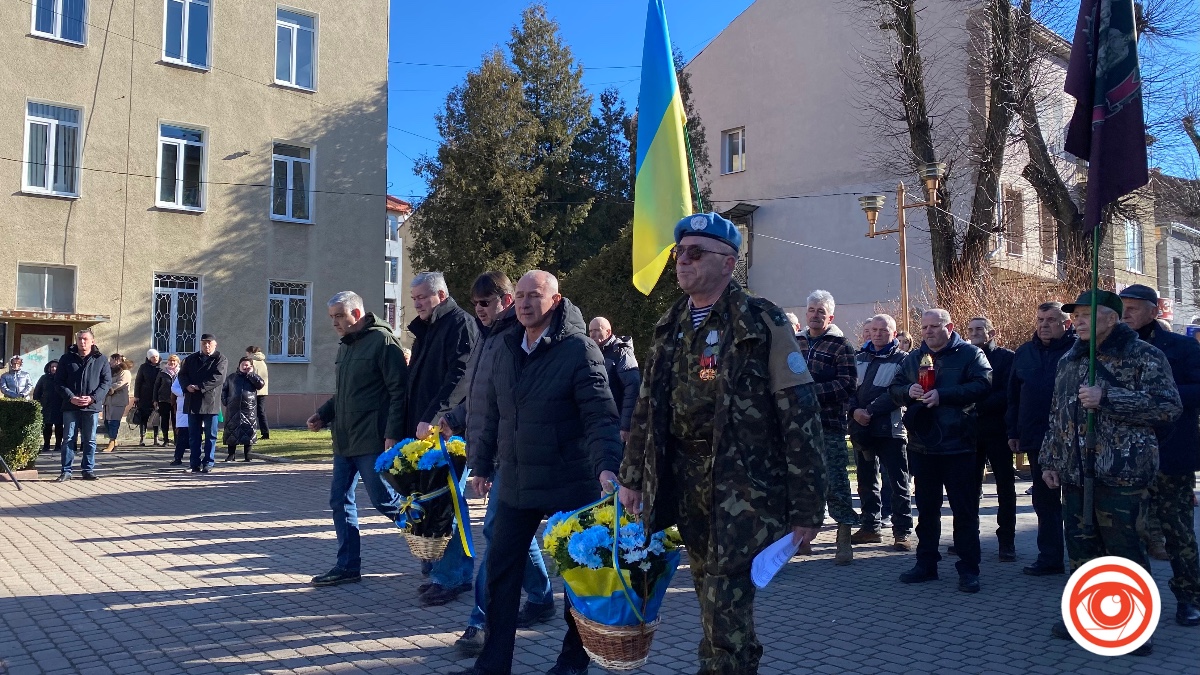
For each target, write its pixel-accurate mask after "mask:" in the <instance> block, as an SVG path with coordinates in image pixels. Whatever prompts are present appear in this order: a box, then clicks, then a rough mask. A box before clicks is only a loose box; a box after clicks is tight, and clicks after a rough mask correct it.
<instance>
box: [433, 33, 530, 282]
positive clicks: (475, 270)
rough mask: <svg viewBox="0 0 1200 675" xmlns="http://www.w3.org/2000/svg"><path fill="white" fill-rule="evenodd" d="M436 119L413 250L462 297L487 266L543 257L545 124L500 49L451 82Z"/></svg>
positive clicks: (518, 270) (511, 268)
mask: <svg viewBox="0 0 1200 675" xmlns="http://www.w3.org/2000/svg"><path fill="white" fill-rule="evenodd" d="M436 119H437V126H438V131H439V133H440V135H441V137H442V143H441V145H440V146H439V147H438V150H437V155H436V156H435V157H430V156H423V157H422V158H421V159H420V160H419V161H418V162H417V166H416V173H417V175H419V176H422V177H424V178H426V179H427V180H428V181H429V187H430V192H429V196H428V197H427V198H426V199H425V200H424V201H423V202H422V203H421V204H420V205H419V207H418V208H417V209H416V211H415V213H414V214H413V217H412V220H411V223H412V231H413V242H412V246H411V248H410V255H411V258H412V262H413V264H414V265H415V266H416V267H417V268H418V269H427V270H428V269H433V270H441V271H442V272H444V273H445V274H446V280H447V282H448V283H449V285H450V290H451V293H452V294H453V295H456V296H457V297H458V298H459V299H461V300H465V299H466V294H467V291H468V289H469V288H470V284H471V283H472V282H473V281H474V279H475V277H476V276H478V275H479V274H481V273H482V272H484V271H487V270H492V269H498V270H502V271H504V272H505V273H507V274H508V275H509V276H510V277H512V278H514V279H515V278H517V277H519V276H520V275H521V274H523V273H524V272H526V271H528V270H529V269H531V268H534V267H538V266H539V265H541V264H542V261H543V259H544V255H545V244H544V241H543V239H542V238H541V237H540V236H539V235H538V233H537V231H536V228H535V217H536V210H537V208H538V198H539V192H538V190H539V185H540V184H541V182H542V177H543V174H544V172H545V169H544V167H542V166H540V165H538V163H537V161H536V159H537V158H536V156H535V148H536V139H537V136H538V132H539V130H540V125H539V123H538V120H537V119H536V118H535V117H534V116H533V115H532V113H531V112H530V110H529V107H528V106H527V105H526V102H525V96H524V87H523V83H522V81H521V78H520V76H519V75H518V74H517V72H516V71H515V70H513V69H512V68H511V67H510V66H509V65H508V63H507V62H506V61H505V59H504V55H503V54H501V53H500V51H499V50H495V51H493V52H492V53H491V54H490V55H488V56H487V57H486V58H485V59H484V61H483V63H482V64H481V65H480V67H479V69H478V70H475V71H471V72H469V73H468V74H467V77H466V81H465V82H464V83H463V84H461V85H459V86H457V87H455V88H454V89H453V90H451V92H450V94H449V95H448V96H447V97H446V107H445V110H444V111H443V112H441V113H439V114H438V115H437V118H436Z"/></svg>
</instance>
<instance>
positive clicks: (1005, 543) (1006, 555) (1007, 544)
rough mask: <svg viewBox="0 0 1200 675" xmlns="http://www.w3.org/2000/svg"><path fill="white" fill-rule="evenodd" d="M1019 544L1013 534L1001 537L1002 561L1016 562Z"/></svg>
mask: <svg viewBox="0 0 1200 675" xmlns="http://www.w3.org/2000/svg"><path fill="white" fill-rule="evenodd" d="M1016 560H1017V544H1016V542H1015V541H1014V537H1013V536H1008V537H1000V562H1016Z"/></svg>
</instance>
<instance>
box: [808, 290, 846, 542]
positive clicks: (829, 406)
mask: <svg viewBox="0 0 1200 675" xmlns="http://www.w3.org/2000/svg"><path fill="white" fill-rule="evenodd" d="M835 307H836V305H835V304H834V301H833V296H832V295H831V294H830V293H829V291H820V290H818V291H813V292H812V294H810V295H809V296H808V308H807V310H806V311H805V314H804V316H805V320H806V321H807V323H808V325H807V326H805V328H804V330H803V331H801V332H800V334H799V335H797V336H796V342H797V343H798V344H799V346H800V353H801V354H803V355H804V358H805V359H806V360H807V361H808V367H809V369H810V370H811V371H812V376H813V380H814V382H815V383H816V384H815V385H814V386H813V391H814V392H815V393H816V395H817V402H818V403H820V404H821V433H822V435H824V437H825V473H826V477H827V480H828V482H829V492H828V493H827V494H826V495H825V501H826V504H827V505H828V506H829V516H830V517H831V518H833V519H834V520H835V521H837V524H838V529H837V553H836V554H835V555H834V562H836V563H837V564H839V565H849V564H850V563H851V562H852V561H853V560H854V551H853V549H852V548H851V537H852V533H851V529H852V528H854V527H856V526H857V525H858V524H859V518H858V513H856V512H855V511H854V502H853V500H852V497H851V496H850V474H849V472H848V471H847V470H846V465H847V464H849V462H850V452H849V449H848V448H847V447H846V433H847V431H848V430H849V420H848V418H847V414H848V413H849V412H850V397H851V396H852V395H853V394H854V393H855V391H856V390H857V389H858V368H857V366H855V361H854V355H855V352H856V351H857V349H856V348H855V346H854V345H853V344H851V342H850V340H848V339H846V336H845V335H844V334H843V333H842V329H840V328H838V327H837V324H835V323H834V322H833V310H834V309H835Z"/></svg>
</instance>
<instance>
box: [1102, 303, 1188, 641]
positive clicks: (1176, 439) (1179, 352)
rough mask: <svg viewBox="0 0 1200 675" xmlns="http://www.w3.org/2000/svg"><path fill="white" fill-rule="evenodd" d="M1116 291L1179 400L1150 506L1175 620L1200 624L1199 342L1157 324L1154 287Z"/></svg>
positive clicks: (1164, 430)
mask: <svg viewBox="0 0 1200 675" xmlns="http://www.w3.org/2000/svg"><path fill="white" fill-rule="evenodd" d="M1120 296H1121V300H1122V301H1123V302H1124V305H1125V312H1124V316H1123V317H1122V318H1123V320H1124V321H1125V324H1126V325H1128V326H1129V327H1130V328H1132V329H1134V330H1135V331H1137V333H1138V337H1140V338H1141V339H1142V340H1144V341H1146V342H1149V343H1150V344H1152V345H1154V346H1155V347H1158V349H1159V350H1160V351H1161V352H1162V353H1163V354H1164V355H1166V357H1167V363H1169V364H1170V365H1171V374H1172V376H1174V378H1175V387H1176V388H1177V389H1179V398H1180V399H1181V400H1182V402H1183V413H1182V414H1181V415H1180V416H1179V419H1177V420H1175V422H1174V424H1170V425H1165V426H1161V427H1158V428H1157V430H1156V432H1157V434H1156V435H1157V436H1158V454H1159V468H1158V476H1157V478H1155V480H1154V482H1152V483H1151V484H1150V494H1151V496H1152V500H1151V503H1152V507H1151V508H1153V509H1155V511H1156V512H1157V513H1156V515H1157V516H1158V519H1159V521H1160V522H1161V523H1162V532H1163V535H1164V536H1165V537H1166V540H1167V541H1166V549H1167V555H1168V556H1170V560H1171V572H1172V577H1171V581H1170V582H1169V583H1168V585H1169V586H1170V587H1171V592H1172V593H1174V594H1175V600H1176V602H1177V603H1178V604H1177V605H1176V608H1175V621H1176V622H1177V623H1179V625H1181V626H1200V555H1198V554H1197V550H1196V531H1195V516H1194V515H1193V512H1192V510H1193V506H1192V499H1193V497H1194V495H1195V490H1196V472H1197V471H1200V344H1197V343H1196V341H1195V340H1193V339H1191V338H1189V337H1187V336H1185V335H1179V334H1178V333H1172V332H1171V331H1168V330H1163V328H1162V327H1161V326H1159V325H1158V322H1157V321H1155V319H1156V318H1157V317H1158V293H1157V292H1156V291H1155V290H1154V289H1153V288H1150V287H1149V286H1143V285H1141V284H1134V285H1132V286H1127V287H1126V288H1125V290H1123V291H1121V293H1120Z"/></svg>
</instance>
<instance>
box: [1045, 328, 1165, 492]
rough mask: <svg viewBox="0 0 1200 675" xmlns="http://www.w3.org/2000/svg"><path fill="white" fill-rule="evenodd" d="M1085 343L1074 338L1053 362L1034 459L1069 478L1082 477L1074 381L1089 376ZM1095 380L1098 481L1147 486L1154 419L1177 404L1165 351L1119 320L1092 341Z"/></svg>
mask: <svg viewBox="0 0 1200 675" xmlns="http://www.w3.org/2000/svg"><path fill="white" fill-rule="evenodd" d="M1088 350H1089V348H1088V343H1087V342H1086V341H1084V340H1079V341H1077V342H1076V343H1075V346H1074V347H1072V348H1071V350H1070V351H1068V352H1067V353H1066V355H1064V356H1063V357H1062V359H1060V360H1059V362H1058V374H1057V375H1056V376H1055V379H1054V404H1053V405H1052V406H1051V408H1050V410H1051V412H1050V428H1049V430H1047V431H1046V437H1045V439H1044V440H1043V441H1042V451H1041V454H1040V455H1039V456H1038V462H1039V463H1040V464H1041V465H1042V468H1043V469H1050V470H1053V471H1057V472H1058V474H1059V479H1060V480H1061V481H1062V482H1063V483H1064V484H1067V485H1077V486H1078V485H1083V459H1082V456H1081V451H1082V449H1083V445H1084V437H1085V435H1086V432H1087V410H1085V409H1084V408H1083V406H1081V405H1079V387H1080V386H1082V385H1085V384H1087V381H1088ZM1096 384H1098V385H1100V386H1101V387H1103V388H1104V398H1103V399H1102V400H1101V402H1100V409H1099V410H1098V411H1097V414H1096V482H1098V483H1099V484H1101V485H1111V486H1126V487H1146V486H1147V485H1149V484H1150V482H1151V481H1153V480H1154V477H1155V476H1156V475H1157V474H1158V438H1157V437H1156V436H1155V433H1154V426H1155V425H1160V424H1166V423H1168V422H1171V421H1172V420H1174V419H1175V418H1177V417H1179V414H1180V412H1182V411H1183V406H1182V404H1181V403H1180V401H1179V390H1178V389H1177V388H1176V386H1175V378H1174V377H1173V376H1172V375H1171V366H1170V365H1169V364H1168V363H1167V357H1166V356H1164V355H1163V353H1162V352H1161V351H1159V350H1158V348H1157V347H1155V346H1154V345H1151V344H1150V343H1148V342H1143V341H1141V340H1139V339H1138V336H1137V333H1135V332H1134V331H1133V329H1132V328H1130V327H1129V326H1126V325H1125V324H1123V323H1118V324H1117V325H1116V327H1115V328H1114V329H1113V332H1112V333H1110V334H1109V336H1108V338H1107V339H1105V340H1104V342H1102V343H1100V344H1099V346H1098V347H1097V349H1096Z"/></svg>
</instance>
